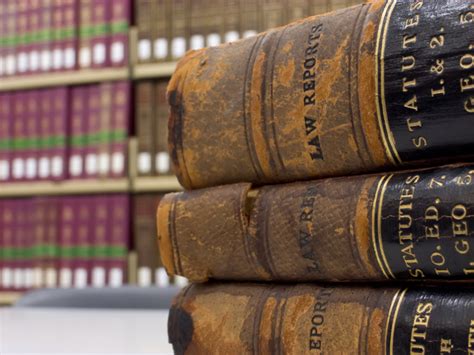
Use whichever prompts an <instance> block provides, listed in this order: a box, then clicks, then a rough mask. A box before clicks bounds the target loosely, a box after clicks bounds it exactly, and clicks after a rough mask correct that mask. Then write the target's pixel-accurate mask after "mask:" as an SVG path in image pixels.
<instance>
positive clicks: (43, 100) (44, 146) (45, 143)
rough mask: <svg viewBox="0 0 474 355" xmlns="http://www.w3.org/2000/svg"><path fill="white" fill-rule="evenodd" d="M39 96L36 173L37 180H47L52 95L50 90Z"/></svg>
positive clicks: (42, 91)
mask: <svg viewBox="0 0 474 355" xmlns="http://www.w3.org/2000/svg"><path fill="white" fill-rule="evenodd" d="M38 96H39V103H38V105H39V108H40V110H39V122H38V126H39V137H38V147H39V149H38V171H37V175H38V178H39V179H42V180H48V179H49V178H50V176H51V162H50V159H49V157H50V152H49V150H50V147H49V142H50V140H51V121H52V119H51V114H52V102H51V101H52V95H51V90H50V89H45V90H41V91H39V92H38Z"/></svg>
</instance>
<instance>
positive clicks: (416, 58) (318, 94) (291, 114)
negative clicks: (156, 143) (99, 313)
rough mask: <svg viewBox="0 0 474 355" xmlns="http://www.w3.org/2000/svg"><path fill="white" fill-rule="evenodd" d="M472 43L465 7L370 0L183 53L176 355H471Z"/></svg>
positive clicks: (459, 2) (172, 232)
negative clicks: (183, 281)
mask: <svg viewBox="0 0 474 355" xmlns="http://www.w3.org/2000/svg"><path fill="white" fill-rule="evenodd" d="M473 35H474V4H473V3H472V1H465V0H438V1H426V0H425V1H423V0H386V1H384V0H373V1H368V2H366V3H365V4H363V5H359V6H355V7H352V8H348V9H345V10H341V11H337V12H333V13H329V14H326V15H323V16H315V17H310V18H307V19H306V20H302V21H298V22H295V23H292V24H290V25H288V26H286V27H281V28H277V29H274V30H271V31H268V32H265V33H262V34H260V35H257V36H255V37H252V38H248V39H245V40H242V41H238V42H235V43H232V44H226V45H222V46H219V47H214V48H208V49H204V50H199V51H192V52H189V53H188V54H187V55H186V57H185V58H184V59H183V60H182V61H181V62H180V63H179V65H178V68H177V70H176V72H175V74H174V75H173V78H172V79H171V82H170V85H169V88H168V90H169V91H168V97H169V103H170V105H171V116H170V122H169V128H170V131H169V133H170V138H169V139H170V153H171V157H172V159H173V163H174V169H175V172H176V173H177V175H178V178H179V180H180V182H181V183H182V185H183V186H184V187H185V188H187V189H188V190H187V191H185V192H182V193H176V194H169V195H167V196H165V197H164V199H163V200H162V201H161V204H160V206H159V208H158V236H159V246H160V249H161V255H162V260H163V263H164V264H165V266H166V268H167V270H168V272H169V274H172V275H182V276H185V277H187V278H188V279H189V280H190V281H191V282H194V284H191V285H190V286H188V287H187V288H185V289H184V290H183V291H182V292H181V294H180V295H179V296H178V297H177V298H176V300H175V302H174V304H173V306H172V309H171V313H170V318H169V338H170V341H171V343H172V344H173V347H174V350H175V352H176V353H178V354H181V353H190V354H191V353H192V354H195V353H199V354H213V353H218V354H244V353H245V354H247V353H250V354H257V353H258V354H280V353H293V354H303V353H314V354H383V353H386V354H451V353H452V354H454V353H456V354H460V353H463V354H464V353H473V352H474V289H473V288H471V287H470V286H472V281H473V280H474V239H473V238H474V165H469V164H459V163H460V162H462V161H469V160H470V158H472V157H473V156H474V135H473V132H474V36H473ZM447 162H453V163H454V162H457V163H458V165H451V166H442V167H439V166H440V165H441V164H444V163H447ZM429 166H431V168H430V167H429ZM433 166H438V167H436V168H433ZM400 167H404V168H406V169H407V170H406V171H399V172H392V171H393V170H395V168H398V169H401V168H400ZM414 169H421V170H414ZM382 171H390V172H389V173H380V172H382ZM377 172H379V173H377ZM367 173H372V175H358V176H355V175H357V174H367ZM344 175H345V176H346V177H340V176H344ZM337 176H339V177H338V178H336V177H337ZM312 179H313V180H312ZM314 179H317V180H314ZM453 281H456V282H453Z"/></svg>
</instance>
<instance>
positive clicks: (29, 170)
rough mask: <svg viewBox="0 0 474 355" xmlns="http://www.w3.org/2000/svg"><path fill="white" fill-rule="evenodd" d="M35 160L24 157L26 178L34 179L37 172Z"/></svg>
mask: <svg viewBox="0 0 474 355" xmlns="http://www.w3.org/2000/svg"><path fill="white" fill-rule="evenodd" d="M36 163H37V161H36V159H35V158H28V159H26V178H27V179H34V178H35V177H36V172H37V169H38V168H37V165H36Z"/></svg>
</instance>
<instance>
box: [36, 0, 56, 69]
mask: <svg viewBox="0 0 474 355" xmlns="http://www.w3.org/2000/svg"><path fill="white" fill-rule="evenodd" d="M40 5H41V7H40V10H39V11H40V19H39V31H40V33H39V35H38V40H39V45H38V51H39V56H40V58H39V62H40V64H39V70H40V71H41V72H48V71H50V70H51V66H52V39H53V30H52V0H41V1H40Z"/></svg>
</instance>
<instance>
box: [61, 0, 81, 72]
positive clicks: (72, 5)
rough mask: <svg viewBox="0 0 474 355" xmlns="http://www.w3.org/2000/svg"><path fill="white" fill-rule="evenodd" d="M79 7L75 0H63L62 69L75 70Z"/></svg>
mask: <svg viewBox="0 0 474 355" xmlns="http://www.w3.org/2000/svg"><path fill="white" fill-rule="evenodd" d="M78 23H79V7H78V1H77V0H63V5H62V27H63V38H62V40H61V48H62V51H63V55H64V68H65V69H66V70H72V69H75V68H76V58H77V52H76V49H77V45H78V31H77V27H78Z"/></svg>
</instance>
